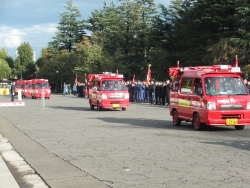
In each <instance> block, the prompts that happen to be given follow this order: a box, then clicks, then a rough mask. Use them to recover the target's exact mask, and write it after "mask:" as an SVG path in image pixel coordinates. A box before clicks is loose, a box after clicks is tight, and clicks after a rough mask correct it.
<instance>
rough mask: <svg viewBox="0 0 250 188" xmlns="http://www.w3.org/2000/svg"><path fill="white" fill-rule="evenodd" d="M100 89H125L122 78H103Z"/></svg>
mask: <svg viewBox="0 0 250 188" xmlns="http://www.w3.org/2000/svg"><path fill="white" fill-rule="evenodd" d="M102 90H105V91H114V90H118V91H125V90H126V84H125V82H124V81H122V80H105V81H102Z"/></svg>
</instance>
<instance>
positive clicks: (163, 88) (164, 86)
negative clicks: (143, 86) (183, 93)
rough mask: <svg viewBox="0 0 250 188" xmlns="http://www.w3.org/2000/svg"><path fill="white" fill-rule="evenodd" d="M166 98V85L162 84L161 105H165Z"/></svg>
mask: <svg viewBox="0 0 250 188" xmlns="http://www.w3.org/2000/svg"><path fill="white" fill-rule="evenodd" d="M166 96H167V84H166V83H165V82H163V85H162V103H161V104H162V105H166Z"/></svg>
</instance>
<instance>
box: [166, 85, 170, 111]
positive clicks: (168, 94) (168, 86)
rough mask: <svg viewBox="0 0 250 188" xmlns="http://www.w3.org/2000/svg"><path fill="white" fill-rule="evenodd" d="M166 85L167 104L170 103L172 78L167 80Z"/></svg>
mask: <svg viewBox="0 0 250 188" xmlns="http://www.w3.org/2000/svg"><path fill="white" fill-rule="evenodd" d="M166 83H167V85H166V105H167V106H168V105H169V104H170V80H167V82H166Z"/></svg>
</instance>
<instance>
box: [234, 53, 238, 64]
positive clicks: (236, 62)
mask: <svg viewBox="0 0 250 188" xmlns="http://www.w3.org/2000/svg"><path fill="white" fill-rule="evenodd" d="M234 66H235V67H238V56H237V55H236V57H235V64H234Z"/></svg>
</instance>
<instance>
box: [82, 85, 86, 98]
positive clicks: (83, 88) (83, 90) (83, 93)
mask: <svg viewBox="0 0 250 188" xmlns="http://www.w3.org/2000/svg"><path fill="white" fill-rule="evenodd" d="M85 90H86V85H85V83H83V84H82V97H83V98H85V94H86V93H85Z"/></svg>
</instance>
